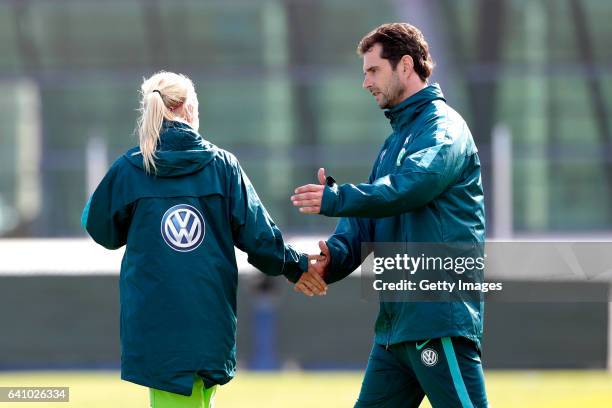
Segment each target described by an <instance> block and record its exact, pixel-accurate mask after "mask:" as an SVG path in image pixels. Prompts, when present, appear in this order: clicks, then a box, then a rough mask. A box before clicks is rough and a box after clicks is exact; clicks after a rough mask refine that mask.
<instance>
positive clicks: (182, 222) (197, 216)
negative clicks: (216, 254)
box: [161, 204, 206, 252]
mask: <svg viewBox="0 0 612 408" xmlns="http://www.w3.org/2000/svg"><path fill="white" fill-rule="evenodd" d="M205 232H206V227H205V224H204V217H203V216H202V214H201V213H200V212H199V211H198V210H197V209H196V208H195V207H192V206H190V205H188V204H178V205H175V206H174V207H171V208H169V209H168V210H167V211H166V212H165V213H164V216H163V217H162V221H161V234H162V237H163V238H164V241H166V244H168V246H169V247H170V248H172V249H174V250H175V251H179V252H189V251H193V250H194V249H196V248H197V247H198V246H200V244H201V243H202V241H203V240H204V234H205Z"/></svg>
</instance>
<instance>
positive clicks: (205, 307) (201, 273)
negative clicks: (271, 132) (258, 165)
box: [82, 72, 325, 407]
mask: <svg viewBox="0 0 612 408" xmlns="http://www.w3.org/2000/svg"><path fill="white" fill-rule="evenodd" d="M141 90H142V101H141V117H140V119H139V121H138V127H137V133H138V137H139V142H140V146H139V147H135V148H133V149H131V150H128V152H127V153H125V154H124V155H123V156H121V157H120V158H119V159H118V160H117V161H116V162H115V163H114V164H113V165H112V167H111V168H110V170H109V171H108V173H107V174H106V176H105V177H104V179H103V180H102V182H101V183H100V185H99V186H98V188H97V189H96V191H95V192H94V193H93V195H92V197H91V198H90V200H89V202H88V204H87V206H86V207H85V210H84V211H83V219H82V221H83V226H84V227H85V228H86V229H87V232H88V233H89V234H90V235H91V237H92V238H93V239H94V240H95V241H96V242H97V243H99V244H100V245H102V246H104V247H106V248H108V249H116V248H119V247H121V246H123V245H126V251H125V255H124V257H123V261H122V264H121V274H120V299H121V378H122V379H124V380H127V381H131V382H133V383H136V384H141V385H144V386H147V387H150V389H151V392H150V397H151V405H152V406H153V407H169V406H172V407H175V406H176V407H208V406H209V405H210V401H211V399H212V397H213V395H214V392H215V388H216V386H217V385H221V384H225V383H227V382H228V381H229V380H230V379H231V378H232V377H233V376H234V371H235V367H236V341H235V336H236V289H237V278H238V273H237V267H236V259H235V256H234V245H236V246H237V247H238V248H240V249H241V250H243V251H245V252H247V253H248V255H249V257H248V260H249V263H251V264H252V265H253V266H255V267H256V268H258V269H260V270H261V271H262V272H264V273H266V274H269V275H284V276H286V277H287V278H288V279H289V280H290V281H292V282H296V281H297V280H298V279H299V278H300V276H301V275H302V273H303V272H305V271H307V269H308V258H307V256H306V255H305V254H302V253H298V252H296V251H295V250H294V249H293V248H291V247H290V246H288V245H285V244H284V243H283V238H282V235H281V233H280V231H279V230H278V228H277V227H276V226H275V224H274V222H273V221H272V219H271V218H270V216H269V215H268V213H267V212H266V209H265V208H264V206H263V205H262V204H261V202H260V201H259V198H258V197H257V193H256V192H255V190H254V189H253V186H252V185H251V183H250V181H249V179H248V178H247V176H246V174H245V173H244V172H243V170H242V169H241V167H240V165H239V163H238V161H237V160H236V158H235V157H234V156H233V155H232V154H231V153H229V152H227V151H224V150H222V149H219V148H218V147H216V146H214V145H213V144H211V143H209V142H207V141H204V140H203V139H202V138H201V136H200V135H199V134H198V133H197V129H198V100H197V96H196V93H195V90H194V87H193V84H192V82H191V80H189V79H188V78H187V77H185V76H183V75H179V74H174V73H170V72H160V73H157V74H155V75H153V76H152V77H151V78H149V79H147V80H145V81H144V82H143V84H142V87H141ZM313 258H315V257H313ZM316 278H318V283H319V286H318V287H316V288H315V287H313V288H312V289H313V291H315V292H316V293H324V289H325V283H324V282H323V281H322V279H321V278H319V277H318V275H317V276H316Z"/></svg>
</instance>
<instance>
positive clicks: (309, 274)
mask: <svg viewBox="0 0 612 408" xmlns="http://www.w3.org/2000/svg"><path fill="white" fill-rule="evenodd" d="M317 178H318V180H319V184H307V185H305V186H301V187H298V188H296V189H295V195H293V196H291V202H292V203H293V205H294V206H296V207H299V210H300V212H301V213H304V214H319V213H320V212H321V202H322V201H323V190H324V189H325V180H326V177H325V169H323V168H320V169H319V171H318V172H317ZM319 248H320V249H321V254H320V255H308V271H306V272H304V273H303V274H302V276H301V277H300V280H299V281H298V282H297V283H296V284H295V287H294V288H293V290H295V291H296V292H302V293H303V294H305V295H306V296H314V295H319V296H322V295H325V294H326V293H327V284H326V283H325V280H324V278H325V275H326V274H327V269H328V268H329V264H330V262H331V258H330V255H329V248H327V244H326V243H325V241H319Z"/></svg>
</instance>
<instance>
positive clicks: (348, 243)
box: [325, 218, 372, 283]
mask: <svg viewBox="0 0 612 408" xmlns="http://www.w3.org/2000/svg"><path fill="white" fill-rule="evenodd" d="M371 233H372V220H370V219H368V218H340V221H338V225H337V226H336V231H335V232H334V235H332V236H331V237H330V238H329V239H328V240H327V247H328V248H329V253H330V257H331V263H330V266H329V269H328V270H327V273H326V275H325V282H327V283H334V282H337V281H339V280H341V279H344V278H346V277H347V276H348V275H350V274H351V273H352V272H353V271H354V270H355V269H357V267H359V265H361V262H362V257H365V256H367V254H368V253H369V251H368V250H367V249H366V248H362V244H363V243H369V242H372V236H371ZM362 250H363V251H362Z"/></svg>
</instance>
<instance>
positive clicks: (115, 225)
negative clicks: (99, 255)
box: [81, 165, 132, 249]
mask: <svg viewBox="0 0 612 408" xmlns="http://www.w3.org/2000/svg"><path fill="white" fill-rule="evenodd" d="M121 200H122V197H121V196H120V195H119V194H118V193H117V191H116V166H115V165H114V166H113V167H111V169H110V170H109V171H108V173H107V174H106V176H105V177H104V178H103V179H102V181H101V182H100V184H99V185H98V187H97V188H96V190H95V191H94V193H93V194H92V195H91V197H90V198H89V201H88V202H87V204H86V205H85V208H84V209H83V213H82V215H81V226H82V227H83V228H84V229H85V230H86V231H87V232H88V233H89V235H90V236H91V237H92V238H93V240H94V241H96V242H97V243H98V244H100V245H102V246H103V247H105V248H107V249H117V248H120V247H122V246H123V245H125V244H126V243H127V233H128V229H129V227H130V221H131V217H132V205H131V204H125V203H123V202H122V201H121Z"/></svg>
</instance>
